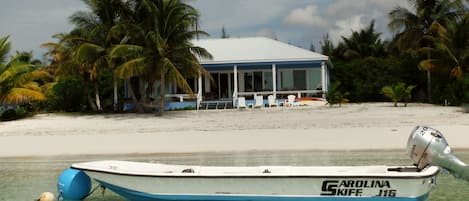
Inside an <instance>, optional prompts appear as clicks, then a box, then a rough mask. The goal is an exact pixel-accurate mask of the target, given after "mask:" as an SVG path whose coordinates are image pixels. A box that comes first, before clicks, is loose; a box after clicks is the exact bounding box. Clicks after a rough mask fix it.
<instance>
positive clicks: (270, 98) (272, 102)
mask: <svg viewBox="0 0 469 201" xmlns="http://www.w3.org/2000/svg"><path fill="white" fill-rule="evenodd" d="M267 100H268V102H269V107H272V105H273V106H277V107H278V103H277V99H276V98H275V96H274V95H269V96H267Z"/></svg>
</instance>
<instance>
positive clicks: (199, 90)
mask: <svg viewBox="0 0 469 201" xmlns="http://www.w3.org/2000/svg"><path fill="white" fill-rule="evenodd" d="M200 102H202V73H201V72H199V78H198V80H197V110H199V107H200Z"/></svg>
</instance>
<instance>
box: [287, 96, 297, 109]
mask: <svg viewBox="0 0 469 201" xmlns="http://www.w3.org/2000/svg"><path fill="white" fill-rule="evenodd" d="M295 99H296V96H295V95H288V96H287V106H290V107H293V106H298V103H297V102H295Z"/></svg>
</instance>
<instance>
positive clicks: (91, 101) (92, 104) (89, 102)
mask: <svg viewBox="0 0 469 201" xmlns="http://www.w3.org/2000/svg"><path fill="white" fill-rule="evenodd" d="M87 98H88V104H89V105H90V107H91V110H93V111H95V112H96V111H98V108H96V104H95V102H94V101H93V98H91V95H90V93H88V95H87Z"/></svg>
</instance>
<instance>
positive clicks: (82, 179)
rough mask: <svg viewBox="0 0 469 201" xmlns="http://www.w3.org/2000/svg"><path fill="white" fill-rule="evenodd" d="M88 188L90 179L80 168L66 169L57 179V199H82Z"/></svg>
mask: <svg viewBox="0 0 469 201" xmlns="http://www.w3.org/2000/svg"><path fill="white" fill-rule="evenodd" d="M90 190H91V179H90V177H89V176H88V175H87V174H86V173H85V172H83V171H81V170H76V169H72V168H69V169H66V170H64V171H63V172H62V174H61V175H60V176H59V179H58V180H57V191H58V198H59V200H82V199H84V198H85V197H86V196H87V195H88V194H89V192H90Z"/></svg>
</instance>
